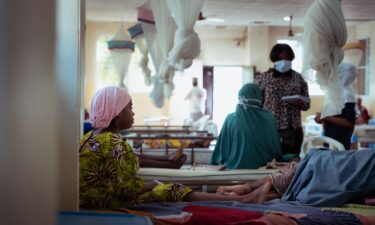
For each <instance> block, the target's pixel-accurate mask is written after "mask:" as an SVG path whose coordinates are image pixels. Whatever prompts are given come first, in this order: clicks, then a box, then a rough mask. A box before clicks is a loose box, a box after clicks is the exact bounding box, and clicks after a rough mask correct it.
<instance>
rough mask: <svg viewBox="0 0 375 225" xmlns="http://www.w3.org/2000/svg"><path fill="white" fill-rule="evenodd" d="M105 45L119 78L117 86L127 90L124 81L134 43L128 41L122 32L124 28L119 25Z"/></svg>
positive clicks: (127, 37)
mask: <svg viewBox="0 0 375 225" xmlns="http://www.w3.org/2000/svg"><path fill="white" fill-rule="evenodd" d="M107 44H108V49H109V50H110V53H111V59H112V62H113V65H114V66H115V69H116V72H117V74H118V75H119V78H120V83H119V86H120V87H122V88H125V89H127V87H126V85H125V83H124V79H125V76H126V74H127V72H128V67H129V63H130V57H131V54H132V53H133V51H134V42H132V41H130V38H129V36H128V35H127V34H126V32H125V30H124V26H123V25H122V24H121V26H120V29H119V30H118V31H117V33H116V35H115V36H114V37H113V38H112V39H111V40H110V41H108V42H107Z"/></svg>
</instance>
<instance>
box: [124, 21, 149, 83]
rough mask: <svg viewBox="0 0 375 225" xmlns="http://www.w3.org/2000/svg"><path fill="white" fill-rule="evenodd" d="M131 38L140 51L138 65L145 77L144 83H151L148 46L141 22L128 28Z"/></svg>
mask: <svg viewBox="0 0 375 225" xmlns="http://www.w3.org/2000/svg"><path fill="white" fill-rule="evenodd" d="M128 32H129V34H130V37H131V39H133V40H134V42H135V46H136V47H137V48H138V49H139V52H140V53H141V58H140V60H139V62H138V63H139V67H140V68H141V70H142V73H143V76H144V78H145V85H146V86H150V85H151V70H150V68H148V61H149V60H148V48H147V42H146V38H145V35H144V34H143V33H144V32H143V28H142V24H140V23H138V24H136V25H134V26H132V27H130V28H129V29H128Z"/></svg>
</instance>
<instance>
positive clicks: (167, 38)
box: [151, 0, 176, 98]
mask: <svg viewBox="0 0 375 225" xmlns="http://www.w3.org/2000/svg"><path fill="white" fill-rule="evenodd" d="M151 8H152V13H153V15H154V19H155V25H156V31H157V32H156V35H157V39H158V43H159V46H160V53H161V58H162V61H161V65H160V68H159V70H158V78H159V79H160V81H161V82H163V83H164V88H163V92H164V96H165V97H168V98H169V97H170V96H171V95H172V92H173V89H174V84H173V75H174V68H173V67H172V66H171V65H169V63H168V61H167V56H168V52H169V51H170V50H171V49H172V47H173V36H174V33H175V31H176V23H175V22H174V20H173V18H172V16H171V13H170V11H169V8H168V5H167V2H166V0H152V1H151Z"/></svg>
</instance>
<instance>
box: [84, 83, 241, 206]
mask: <svg viewBox="0 0 375 225" xmlns="http://www.w3.org/2000/svg"><path fill="white" fill-rule="evenodd" d="M133 116H134V113H133V111H132V101H131V97H130V96H129V94H128V93H127V91H126V90H124V89H121V88H119V87H115V86H110V87H105V88H103V89H101V90H99V91H98V92H97V93H96V94H95V96H94V97H93V99H92V102H91V109H90V118H91V121H92V123H93V126H94V127H95V128H96V129H95V130H93V131H90V132H89V133H87V134H86V135H85V136H84V137H83V138H82V139H81V141H80V149H79V166H80V182H79V184H80V207H81V208H95V209H103V208H116V207H123V206H126V205H134V204H142V203H146V202H153V201H182V200H184V201H210V200H217V201H225V200H228V201H233V200H236V201H242V202H243V200H242V198H243V197H242V196H223V195H217V194H208V193H200V192H193V191H192V190H191V189H190V188H188V187H184V186H183V185H180V184H174V183H171V184H160V183H158V182H156V181H155V182H144V181H143V180H142V178H141V177H140V176H138V174H137V173H138V170H139V158H138V157H137V156H136V155H135V154H134V153H133V151H132V148H131V146H130V145H129V144H128V143H126V141H125V140H124V139H122V137H121V136H120V135H119V132H120V131H122V130H125V129H128V128H130V127H131V126H132V124H133V121H134V119H133ZM140 160H141V161H142V159H140Z"/></svg>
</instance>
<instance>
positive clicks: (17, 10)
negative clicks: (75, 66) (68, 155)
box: [0, 0, 60, 225]
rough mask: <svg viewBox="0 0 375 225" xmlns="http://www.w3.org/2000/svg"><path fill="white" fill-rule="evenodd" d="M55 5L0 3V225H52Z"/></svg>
mask: <svg viewBox="0 0 375 225" xmlns="http://www.w3.org/2000/svg"><path fill="white" fill-rule="evenodd" d="M55 7H56V1H51V0H37V1H22V0H3V1H0V21H1V22H0V23H1V26H0V40H1V41H0V62H1V64H2V63H3V64H2V65H1V66H0V77H1V82H0V91H1V94H0V95H1V102H0V105H1V110H0V111H1V116H0V118H1V119H4V120H3V121H1V126H0V134H1V135H0V136H1V137H0V139H1V141H0V179H1V185H0V199H1V200H0V224H4V225H5V224H6V225H24V224H28V225H40V224H56V211H57V210H58V197H57V195H58V192H57V185H58V179H59V176H58V157H57V156H58V151H59V150H60V148H59V143H58V138H59V137H58V129H59V126H58V118H59V117H60V113H59V111H58V110H57V105H58V97H57V96H58V92H57V88H56V87H57V86H56V76H55V16H56V14H55Z"/></svg>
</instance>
